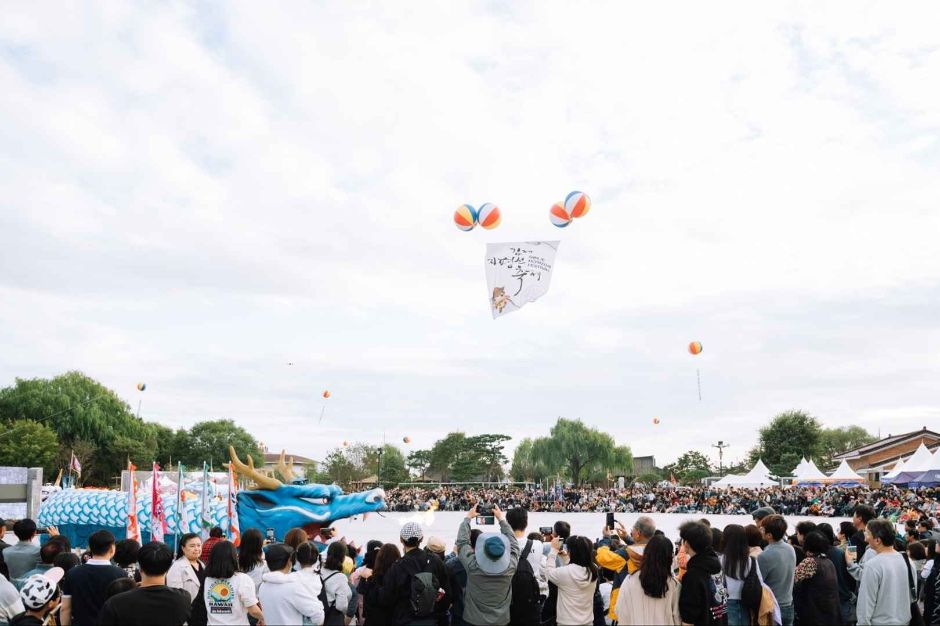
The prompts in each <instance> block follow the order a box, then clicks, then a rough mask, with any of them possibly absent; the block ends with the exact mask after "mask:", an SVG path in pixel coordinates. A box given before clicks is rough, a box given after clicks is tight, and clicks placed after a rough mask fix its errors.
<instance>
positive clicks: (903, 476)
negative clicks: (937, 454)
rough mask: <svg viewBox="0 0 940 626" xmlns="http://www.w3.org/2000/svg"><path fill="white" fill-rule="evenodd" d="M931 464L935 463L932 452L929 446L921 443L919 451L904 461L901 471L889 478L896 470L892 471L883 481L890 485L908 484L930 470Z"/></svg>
mask: <svg viewBox="0 0 940 626" xmlns="http://www.w3.org/2000/svg"><path fill="white" fill-rule="evenodd" d="M931 465H933V455H932V454H930V450H928V449H927V446H925V445H924V444H923V443H921V444H920V446H918V448H917V451H916V452H914V454H913V455H912V456H911V458H909V459H908V460H907V461H906V462H905V463H904V467H903V468H902V469H901V471H900V472H898V473H897V474H895V475H894V476H892V477H890V478H889V476H891V474H894V472H891V474H888V476H886V477H885V478H883V479H882V481H881V482H883V483H886V484H889V485H906V484H908V483H909V482H911V481H912V480H916V479H918V478H920V476H921V475H922V474H923V473H924V472H927V471H929V470H930V466H931Z"/></svg>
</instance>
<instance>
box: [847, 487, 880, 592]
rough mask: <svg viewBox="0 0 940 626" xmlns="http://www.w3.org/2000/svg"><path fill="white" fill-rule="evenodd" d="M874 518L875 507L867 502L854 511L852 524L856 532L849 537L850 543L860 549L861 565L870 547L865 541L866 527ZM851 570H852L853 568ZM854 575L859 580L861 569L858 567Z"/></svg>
mask: <svg viewBox="0 0 940 626" xmlns="http://www.w3.org/2000/svg"><path fill="white" fill-rule="evenodd" d="M873 519H875V509H873V508H872V507H871V506H869V505H867V504H860V505H858V506H856V507H855V510H854V512H853V513H852V525H853V526H854V527H855V534H853V535H852V536H851V537H850V538H849V543H850V544H851V545H853V546H855V548H856V549H857V550H858V554H857V555H856V557H857V561H858V564H859V565H863V564H864V563H865V561H864V558H865V550H867V549H868V543H867V542H866V541H865V529H866V528H867V526H868V522H870V521H871V520H873ZM849 571H850V572H852V570H851V569H850V570H849ZM852 575H853V576H854V577H855V580H858V579H859V578H860V577H861V571H860V570H858V569H856V570H855V572H854V573H852Z"/></svg>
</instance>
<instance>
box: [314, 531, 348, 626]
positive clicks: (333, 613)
mask: <svg viewBox="0 0 940 626" xmlns="http://www.w3.org/2000/svg"><path fill="white" fill-rule="evenodd" d="M346 554H347V551H346V544H345V543H343V542H342V541H337V542H335V543H331V544H330V546H329V547H328V548H327V549H326V562H325V563H324V564H323V567H322V568H321V569H320V578H321V579H322V580H323V590H324V591H325V592H326V607H327V609H326V617H325V621H324V624H327V625H330V624H334V623H335V624H341V623H343V622H342V621H337V620H343V619H344V616H345V613H346V609H348V608H349V600H350V598H352V591H351V590H350V589H349V580H348V579H347V578H346V574H344V573H343V564H344V562H345V561H346Z"/></svg>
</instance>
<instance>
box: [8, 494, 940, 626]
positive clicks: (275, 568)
mask: <svg viewBox="0 0 940 626" xmlns="http://www.w3.org/2000/svg"><path fill="white" fill-rule="evenodd" d="M487 507H488V508H490V509H491V510H489V511H483V510H478V505H477V504H474V503H471V504H470V507H469V510H468V512H467V515H466V516H465V518H464V519H463V520H462V521H461V523H460V526H459V528H458V532H457V538H456V542H455V544H454V545H453V546H446V545H445V544H444V542H443V541H441V540H440V539H438V538H436V537H425V536H424V531H423V529H422V527H421V525H419V524H417V523H415V522H408V523H406V524H404V525H403V526H402V528H401V532H400V536H399V540H398V542H396V543H383V542H381V541H378V540H375V541H370V542H368V543H367V544H366V545H365V546H361V547H356V546H353V545H347V544H346V543H345V542H343V541H342V540H340V539H338V538H336V537H335V535H334V533H333V532H331V530H330V529H329V528H326V529H323V530H321V531H320V533H319V534H318V535H317V536H315V537H310V536H309V535H308V533H307V532H306V531H305V530H304V529H301V528H294V529H292V530H290V531H289V532H287V533H286V535H285V536H284V537H283V538H281V539H279V540H276V541H273V542H271V541H269V540H266V539H265V538H264V536H263V535H262V533H261V531H260V530H258V529H254V528H252V529H246V530H245V531H244V533H242V534H241V536H240V537H239V539H240V541H239V542H238V546H236V545H235V543H233V542H232V541H230V540H229V539H227V538H226V537H225V536H224V535H223V533H222V530H221V529H219V528H214V529H212V531H210V533H209V534H208V537H206V539H205V540H204V539H203V537H201V536H200V535H197V534H186V535H183V536H182V537H180V538H179V541H178V542H177V543H178V548H177V550H176V553H175V554H174V552H173V551H172V550H171V548H170V547H169V546H167V545H166V544H164V543H161V542H150V543H147V544H144V545H141V544H140V543H138V542H137V541H134V540H132V539H124V540H121V541H116V540H115V537H114V536H113V535H112V534H111V533H110V532H109V531H107V530H98V531H96V532H94V533H92V534H91V535H90V536H89V538H88V546H87V550H85V551H84V552H81V553H80V554H76V551H74V550H73V549H72V546H71V545H70V544H69V541H68V540H67V539H66V538H65V537H63V536H62V535H59V534H58V533H57V532H56V529H54V528H50V529H48V530H49V534H50V536H49V537H48V539H47V540H46V541H45V542H44V543H42V545H41V546H40V545H39V544H38V543H37V542H36V541H35V539H36V533H37V528H36V524H35V522H33V521H32V520H29V519H21V520H18V521H16V522H15V523H14V524H13V529H12V530H13V534H14V535H15V536H16V539H17V541H16V542H15V543H13V544H7V543H6V542H4V541H3V538H4V532H5V529H6V524H5V523H0V573H2V576H0V624H7V625H9V626H40V625H46V624H56V625H62V626H71V625H74V626H93V625H101V626H111V625H117V624H131V625H133V624H141V625H143V624H174V625H182V624H189V625H190V626H203V625H205V626H210V625H232V624H252V625H254V626H265V625H267V624H272V625H273V624H313V625H318V624H325V625H334V624H336V625H343V626H349V625H352V624H355V625H368V626H372V625H382V624H396V625H397V624H402V625H403V624H415V625H420V624H426V625H435V626H448V625H455V626H457V625H462V624H469V625H477V626H482V625H484V624H494V625H505V624H541V625H545V626H554V625H568V624H572V625H579V624H592V625H598V626H601V625H604V624H708V625H713V624H721V625H725V624H726V625H728V626H750V625H751V624H761V625H764V624H766V625H768V626H773V625H775V624H779V625H781V626H792V625H793V624H853V623H858V624H885V625H891V624H898V625H902V624H903V625H907V624H912V623H918V622H917V617H918V615H919V614H920V612H921V611H922V612H923V616H924V617H925V618H926V623H929V624H940V601H938V600H940V551H938V550H937V543H938V540H940V530H935V526H936V523H937V521H938V520H937V517H936V515H928V514H924V515H912V516H911V517H910V519H908V520H907V521H906V522H905V523H904V524H903V531H901V532H899V525H898V524H896V523H894V522H892V521H889V520H888V519H885V518H884V517H881V516H879V513H878V511H877V510H876V509H875V508H874V507H873V506H871V505H869V504H857V505H855V507H854V509H853V510H852V511H851V515H852V521H851V522H849V521H845V522H842V523H840V524H839V526H838V527H833V526H832V525H830V524H828V523H819V524H816V523H814V522H812V521H802V522H800V523H798V524H796V526H795V528H790V527H789V526H788V524H787V521H786V519H785V517H784V516H783V515H781V514H780V512H779V511H776V510H775V509H774V508H772V507H770V506H761V507H759V508H757V509H755V510H754V511H752V512H751V516H752V519H753V523H752V524H748V525H746V526H744V525H740V524H728V525H726V526H725V527H724V528H721V529H719V528H717V527H712V526H711V523H710V522H709V520H708V518H707V517H706V518H702V519H700V520H689V521H686V522H685V523H684V524H682V525H681V526H680V527H679V536H678V538H676V540H675V541H674V540H673V539H670V538H669V537H667V536H666V535H665V534H664V533H663V532H662V531H661V530H658V529H657V528H656V524H655V521H654V520H653V518H652V517H650V516H646V515H641V516H640V517H638V518H637V519H636V520H635V522H634V524H633V526H632V527H631V528H629V529H628V528H626V527H624V526H623V525H622V524H619V523H616V522H615V523H614V524H613V527H608V526H606V525H605V527H604V528H603V529H602V531H601V532H600V535H599V536H598V537H596V538H589V537H583V536H576V535H572V534H571V527H570V525H569V524H568V523H567V522H566V521H564V520H563V519H559V520H558V521H556V522H555V524H554V525H553V526H551V527H545V528H539V529H537V532H536V531H532V530H531V529H529V527H528V517H529V515H528V510H527V509H526V508H525V507H523V506H513V507H510V508H508V509H507V510H505V512H504V511H503V510H502V509H501V507H500V506H499V505H498V504H487ZM480 515H491V516H492V517H493V518H494V521H495V528H494V527H493V526H484V527H483V528H485V529H487V532H484V531H483V529H481V527H479V526H477V525H476V524H475V520H476V519H477V517H478V516H480ZM0 522H2V520H0ZM490 529H492V530H490ZM449 548H450V549H449Z"/></svg>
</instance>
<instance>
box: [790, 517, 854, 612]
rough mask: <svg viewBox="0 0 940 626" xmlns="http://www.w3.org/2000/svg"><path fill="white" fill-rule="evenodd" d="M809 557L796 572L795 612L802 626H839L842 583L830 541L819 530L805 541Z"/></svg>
mask: <svg viewBox="0 0 940 626" xmlns="http://www.w3.org/2000/svg"><path fill="white" fill-rule="evenodd" d="M801 542H802V543H803V549H804V551H805V553H806V556H805V557H804V559H803V560H802V561H800V563H799V565H797V566H796V570H795V572H794V576H793V580H794V588H793V609H794V611H795V613H796V616H797V618H798V619H799V620H800V623H801V624H839V623H842V611H841V610H840V607H839V582H838V580H837V578H836V568H835V566H834V565H833V564H832V561H830V560H829V548H830V547H831V544H830V542H829V541H828V540H827V539H826V536H825V535H824V534H823V533H821V532H819V531H818V530H811V531H809V532H808V533H807V534H805V535H803V536H802V538H801Z"/></svg>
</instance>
